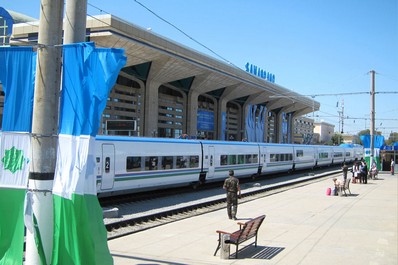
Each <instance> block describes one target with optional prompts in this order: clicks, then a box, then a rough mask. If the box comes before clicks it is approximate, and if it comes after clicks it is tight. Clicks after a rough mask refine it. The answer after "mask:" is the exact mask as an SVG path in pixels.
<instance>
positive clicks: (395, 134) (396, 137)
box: [386, 132, 398, 145]
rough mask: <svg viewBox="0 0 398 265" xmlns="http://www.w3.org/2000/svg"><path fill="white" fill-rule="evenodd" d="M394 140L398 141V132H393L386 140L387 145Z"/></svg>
mask: <svg viewBox="0 0 398 265" xmlns="http://www.w3.org/2000/svg"><path fill="white" fill-rule="evenodd" d="M394 142H398V132H391V133H390V136H389V137H388V140H386V145H392V144H393V143H394Z"/></svg>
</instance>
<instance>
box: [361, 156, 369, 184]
mask: <svg viewBox="0 0 398 265" xmlns="http://www.w3.org/2000/svg"><path fill="white" fill-rule="evenodd" d="M361 178H362V183H363V184H368V165H367V164H366V162H365V161H362V166H361Z"/></svg>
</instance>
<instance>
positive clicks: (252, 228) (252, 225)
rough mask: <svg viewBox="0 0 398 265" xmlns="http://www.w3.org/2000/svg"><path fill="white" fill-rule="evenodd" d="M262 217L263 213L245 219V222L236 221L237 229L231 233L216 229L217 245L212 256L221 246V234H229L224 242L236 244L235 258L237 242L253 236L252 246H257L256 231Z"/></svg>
mask: <svg viewBox="0 0 398 265" xmlns="http://www.w3.org/2000/svg"><path fill="white" fill-rule="evenodd" d="M264 218H265V215H262V216H259V217H256V218H254V219H251V220H250V221H247V222H246V223H241V222H238V225H239V230H238V231H235V232H233V233H228V232H224V231H220V230H217V231H216V232H217V233H218V245H217V248H216V251H215V252H214V256H215V255H216V254H217V251H218V250H219V249H220V247H221V240H222V235H229V240H228V241H226V242H225V243H228V244H233V245H236V254H235V258H238V246H239V244H241V243H243V242H245V241H247V240H249V239H251V238H253V237H254V238H255V239H254V246H255V247H257V233H258V229H259V228H260V226H261V224H262V223H263V221H264Z"/></svg>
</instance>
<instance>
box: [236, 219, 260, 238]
mask: <svg viewBox="0 0 398 265" xmlns="http://www.w3.org/2000/svg"><path fill="white" fill-rule="evenodd" d="M264 218H265V215H262V216H259V217H256V218H254V219H252V220H250V221H248V222H246V223H245V224H244V225H243V226H242V227H241V229H240V231H239V232H240V233H239V237H238V238H237V242H243V241H246V240H247V239H250V238H252V237H254V236H256V235H257V232H258V229H259V228H260V226H261V224H262V223H263V221H264Z"/></svg>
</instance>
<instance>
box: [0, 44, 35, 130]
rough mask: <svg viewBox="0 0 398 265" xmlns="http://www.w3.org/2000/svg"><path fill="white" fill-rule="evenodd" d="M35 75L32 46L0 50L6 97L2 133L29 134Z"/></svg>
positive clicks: (1, 71)
mask: <svg viewBox="0 0 398 265" xmlns="http://www.w3.org/2000/svg"><path fill="white" fill-rule="evenodd" d="M35 73H36V53H35V52H33V49H32V47H2V48H0V80H1V82H2V83H3V91H4V93H5V94H6V96H5V102H4V109H3V113H4V115H3V123H2V130H3V131H10V132H11V131H14V132H31V129H32V113H33V94H34V78H35Z"/></svg>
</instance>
